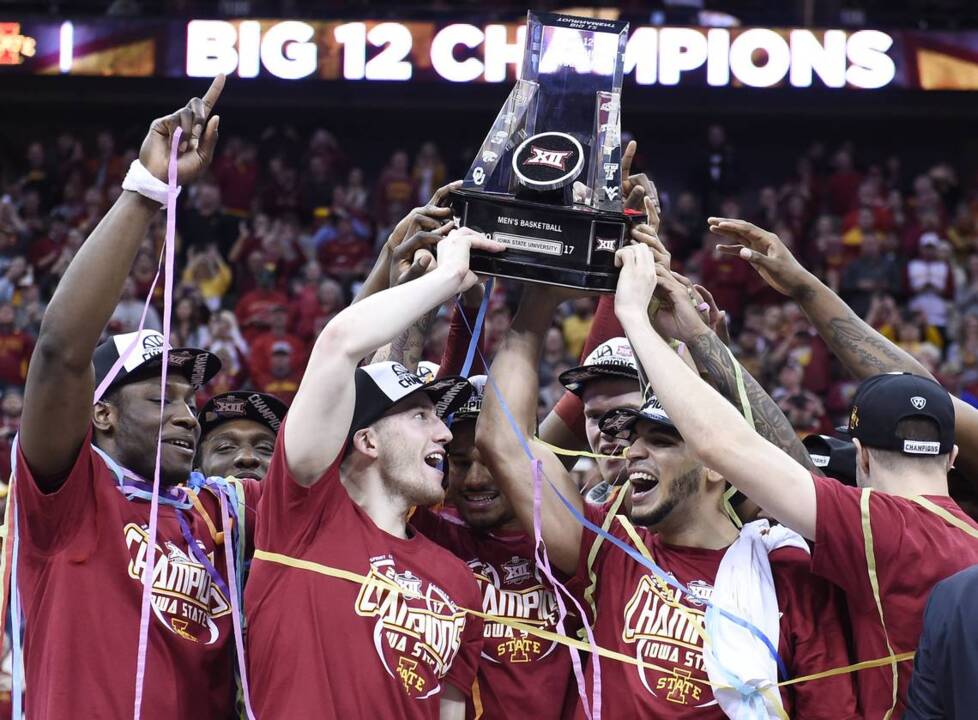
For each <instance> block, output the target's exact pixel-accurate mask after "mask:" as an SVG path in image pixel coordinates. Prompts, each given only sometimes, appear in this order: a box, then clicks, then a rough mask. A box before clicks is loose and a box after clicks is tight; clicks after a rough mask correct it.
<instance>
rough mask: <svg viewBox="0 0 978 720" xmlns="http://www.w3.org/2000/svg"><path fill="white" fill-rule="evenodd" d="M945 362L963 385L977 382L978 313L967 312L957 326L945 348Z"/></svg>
mask: <svg viewBox="0 0 978 720" xmlns="http://www.w3.org/2000/svg"><path fill="white" fill-rule="evenodd" d="M947 364H948V365H949V366H950V367H951V368H953V371H954V372H955V373H956V374H957V375H958V381H959V382H960V383H962V384H964V385H969V386H970V385H975V384H976V383H978V315H976V314H975V313H968V314H967V315H965V316H964V317H963V318H962V320H961V324H960V327H959V328H958V336H957V338H956V339H955V341H954V342H952V343H951V344H950V346H949V347H948V349H947Z"/></svg>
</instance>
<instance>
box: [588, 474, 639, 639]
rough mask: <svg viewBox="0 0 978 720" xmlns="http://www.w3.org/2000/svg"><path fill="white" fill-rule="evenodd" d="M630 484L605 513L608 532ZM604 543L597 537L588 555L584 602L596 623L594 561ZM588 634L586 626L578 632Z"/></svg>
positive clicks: (604, 528) (628, 483) (605, 526)
mask: <svg viewBox="0 0 978 720" xmlns="http://www.w3.org/2000/svg"><path fill="white" fill-rule="evenodd" d="M629 485H630V481H629V480H625V483H624V484H623V485H622V486H621V488H619V490H618V494H617V495H615V499H614V500H613V501H612V502H611V507H609V508H608V514H607V515H605V517H604V522H603V523H601V529H602V530H604V531H605V532H608V529H609V528H610V527H611V523H612V522H613V521H614V519H615V516H616V515H617V514H618V509H619V508H620V507H621V504H622V502H624V500H625V493H626V492H627V491H628V488H629ZM603 543H604V536H603V535H598V536H597V537H595V538H594V542H593V543H591V549H590V550H589V551H588V555H587V577H588V581H589V582H588V586H587V588H585V590H584V602H586V603H587V604H588V605H590V606H591V617H592V618H593V620H594V622H595V623H596V622H597V621H598V606H597V604H596V603H595V602H594V591H595V590H597V587H598V576H597V573H595V572H594V561H595V560H597V558H598V550H599V549H600V548H601V545H602V544H603ZM581 621H582V622H587V618H581ZM586 636H587V631H586V630H585V629H584V628H581V629H580V630H579V631H578V633H577V637H579V638H580V639H581V640H583V639H584V638H585V637H586Z"/></svg>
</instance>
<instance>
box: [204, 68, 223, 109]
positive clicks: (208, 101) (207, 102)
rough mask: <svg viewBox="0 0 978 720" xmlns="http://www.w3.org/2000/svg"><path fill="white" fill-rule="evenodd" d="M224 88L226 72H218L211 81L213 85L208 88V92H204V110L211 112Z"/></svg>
mask: <svg viewBox="0 0 978 720" xmlns="http://www.w3.org/2000/svg"><path fill="white" fill-rule="evenodd" d="M223 90H224V73H218V74H217V75H215V76H214V79H213V80H212V81H211V86H210V87H209V88H207V92H206V93H204V97H203V98H202V102H203V103H204V112H206V113H207V114H210V112H211V110H213V109H214V106H215V105H217V99H218V98H219V97H221V92H223Z"/></svg>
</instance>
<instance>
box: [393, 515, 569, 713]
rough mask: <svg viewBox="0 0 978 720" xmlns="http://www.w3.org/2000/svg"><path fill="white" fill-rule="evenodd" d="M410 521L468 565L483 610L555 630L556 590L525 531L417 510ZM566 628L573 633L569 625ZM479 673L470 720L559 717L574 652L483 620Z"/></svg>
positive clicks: (556, 612) (470, 705)
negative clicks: (475, 525)
mask: <svg viewBox="0 0 978 720" xmlns="http://www.w3.org/2000/svg"><path fill="white" fill-rule="evenodd" d="M411 524H412V525H413V526H414V527H415V528H417V530H418V531H419V532H421V533H423V534H424V535H425V536H427V537H428V538H430V539H431V540H434V541H435V542H436V543H438V544H439V545H441V546H442V547H443V548H445V549H446V550H450V551H451V552H453V553H454V554H455V555H456V556H457V557H459V558H460V559H462V560H463V561H465V562H466V564H467V565H468V566H469V567H470V568H471V569H472V572H473V573H474V574H475V577H476V580H477V581H478V583H479V588H480V589H481V591H482V610H483V611H484V612H486V613H489V614H492V615H501V616H502V617H506V618H510V619H512V620H517V621H519V622H521V623H523V624H525V625H532V626H534V627H539V628H541V629H543V630H549V631H551V632H557V619H558V616H559V610H558V607H557V600H556V598H555V597H554V592H553V590H552V589H551V588H550V586H549V584H548V583H547V582H546V579H545V578H542V577H541V575H540V574H539V573H538V572H537V569H536V563H535V561H534V559H533V541H532V540H531V539H530V537H529V536H528V535H526V534H525V533H511V534H503V533H486V532H477V531H475V530H473V529H472V528H470V527H468V526H467V525H464V524H463V523H462V521H460V520H454V519H449V518H446V517H443V516H441V515H436V514H435V513H433V512H431V511H429V510H426V509H423V508H419V509H418V511H417V512H415V514H414V515H413V516H412V518H411ZM565 630H566V631H567V632H571V633H572V631H573V628H568V627H567V622H565ZM483 638H484V642H483V645H482V657H481V660H480V662H479V674H478V677H477V678H476V685H475V686H474V687H473V691H472V696H471V697H470V699H469V702H468V708H467V712H466V717H468V718H478V717H484V718H488V719H494V718H512V717H527V718H534V720H558V719H559V718H561V717H564V715H563V714H562V712H563V708H562V705H563V701H564V697H565V695H566V694H567V691H568V686H569V685H572V684H574V681H573V674H572V671H571V662H570V653H569V651H568V650H567V648H566V647H562V646H561V645H559V644H558V643H555V642H551V641H549V640H544V639H543V638H539V637H535V636H533V635H524V633H523V632H521V631H519V630H514V629H512V628H511V627H509V626H507V625H504V624H502V623H498V622H492V621H486V623H485V629H484V631H483Z"/></svg>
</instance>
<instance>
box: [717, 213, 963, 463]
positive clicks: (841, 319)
mask: <svg viewBox="0 0 978 720" xmlns="http://www.w3.org/2000/svg"><path fill="white" fill-rule="evenodd" d="M709 223H710V230H711V231H713V232H715V233H718V234H720V235H723V236H724V237H727V238H730V239H731V240H733V241H734V244H730V245H721V246H720V247H719V250H720V251H721V252H725V253H727V254H736V255H739V256H740V257H742V258H743V259H745V260H747V261H748V262H749V263H750V264H751V265H752V266H753V268H754V269H755V270H757V272H758V273H760V275H761V277H763V278H764V280H765V281H767V283H768V285H770V286H771V287H773V288H774V289H775V290H777V291H779V292H781V293H783V294H784V295H787V296H789V297H791V298H792V299H794V300H795V302H797V303H798V305H799V306H800V307H801V309H802V310H803V311H804V313H805V315H807V316H808V318H809V320H811V321H812V325H814V326H815V330H816V331H817V332H818V334H819V335H820V336H821V337H822V339H823V340H824V341H825V344H826V345H828V346H829V349H830V350H831V351H832V352H833V353H834V354H835V356H836V357H838V358H839V360H840V361H841V362H842V364H843V365H845V367H846V369H847V370H849V372H851V373H852V374H853V375H855V376H856V377H857V378H859V379H865V378H867V377H871V376H873V375H878V374H879V373H885V372H908V373H913V374H914V375H922V376H924V377H932V376H931V374H930V373H929V372H927V370H926V369H925V368H924V366H923V365H921V364H920V363H919V362H917V361H916V360H915V359H914V358H913V356H912V355H910V354H909V353H908V352H906V351H905V350H903V349H902V348H900V347H898V346H897V345H895V344H894V343H892V342H890V341H889V340H887V339H886V338H885V337H883V336H882V335H881V334H880V333H878V332H877V331H876V330H874V329H873V328H872V327H870V326H869V325H868V324H867V323H865V322H864V321H863V320H862V319H861V318H860V317H859V316H858V315H857V314H856V313H854V312H853V311H852V308H850V307H849V306H848V305H846V303H845V301H844V300H843V299H842V298H840V297H839V296H838V295H836V294H835V293H834V292H832V290H831V289H830V288H829V287H828V286H826V285H825V284H824V283H823V282H821V281H820V280H819V279H818V278H817V277H815V275H813V274H812V273H810V272H808V271H807V270H806V269H805V268H804V267H802V265H801V264H800V263H799V262H798V260H796V259H795V257H794V256H793V255H792V254H791V252H790V251H789V250H788V248H787V247H786V246H785V244H784V243H783V242H782V241H781V239H780V238H779V237H778V236H777V235H775V234H774V233H772V232H768V231H766V230H763V229H761V228H759V227H757V226H756V225H753V224H751V223H749V222H746V221H744V220H734V219H729V218H710V219H709ZM952 399H953V401H954V410H955V417H954V419H955V433H954V435H955V441H956V443H957V445H958V447H959V448H960V453H959V455H958V460H957V463H958V465H960V466H963V467H964V469H965V470H966V471H967V472H968V473H969V476H970V477H978V409H975V408H973V407H972V406H971V405H968V403H966V402H964V401H962V400H961V399H959V398H957V397H953V396H952Z"/></svg>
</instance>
